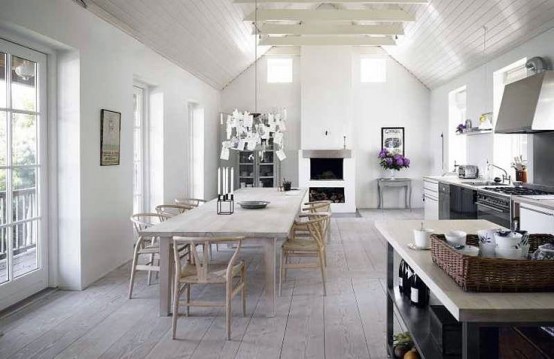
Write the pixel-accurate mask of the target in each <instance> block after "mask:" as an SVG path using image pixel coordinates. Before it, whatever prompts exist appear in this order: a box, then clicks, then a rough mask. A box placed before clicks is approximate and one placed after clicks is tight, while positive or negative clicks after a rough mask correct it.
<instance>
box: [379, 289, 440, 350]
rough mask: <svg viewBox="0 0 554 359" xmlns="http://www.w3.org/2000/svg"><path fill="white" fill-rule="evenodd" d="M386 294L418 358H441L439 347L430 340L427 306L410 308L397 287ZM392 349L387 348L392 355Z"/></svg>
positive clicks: (408, 301) (407, 300) (406, 299)
mask: <svg viewBox="0 0 554 359" xmlns="http://www.w3.org/2000/svg"><path fill="white" fill-rule="evenodd" d="M387 294H388V296H389V298H390V299H391V300H392V302H393V304H394V306H395V308H396V309H397V311H398V313H399V314H400V318H401V319H402V321H403V322H404V324H405V325H406V328H407V329H408V331H409V332H410V335H411V336H412V340H413V341H414V344H415V346H416V348H417V351H418V353H419V356H420V357H421V358H424V359H425V358H427V359H435V358H442V353H441V351H440V349H439V347H438V346H437V345H436V344H435V343H434V341H433V339H432V338H431V330H430V325H429V318H430V313H429V306H427V307H425V308H417V307H415V306H412V305H411V304H410V300H409V299H408V298H406V297H404V296H402V295H401V294H400V292H399V291H398V288H397V287H395V288H394V289H388V290H387ZM392 349H393V348H391V347H389V352H390V353H392ZM391 357H394V356H391Z"/></svg>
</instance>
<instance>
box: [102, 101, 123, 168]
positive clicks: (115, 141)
mask: <svg viewBox="0 0 554 359" xmlns="http://www.w3.org/2000/svg"><path fill="white" fill-rule="evenodd" d="M120 140H121V112H114V111H109V110H104V109H102V110H101V111H100V166H118V165H119V157H120Z"/></svg>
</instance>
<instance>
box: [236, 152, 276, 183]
mask: <svg viewBox="0 0 554 359" xmlns="http://www.w3.org/2000/svg"><path fill="white" fill-rule="evenodd" d="M236 168H237V169H238V170H237V179H238V183H237V185H238V187H239V188H244V187H277V186H278V185H279V183H278V182H279V160H278V159H277V156H276V155H275V151H240V152H239V153H238V156H237V164H236Z"/></svg>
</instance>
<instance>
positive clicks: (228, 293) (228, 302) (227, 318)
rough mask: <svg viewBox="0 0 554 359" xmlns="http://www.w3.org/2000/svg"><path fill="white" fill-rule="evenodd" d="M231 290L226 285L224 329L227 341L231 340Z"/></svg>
mask: <svg viewBox="0 0 554 359" xmlns="http://www.w3.org/2000/svg"><path fill="white" fill-rule="evenodd" d="M232 290H233V289H232V288H231V287H230V286H229V285H228V287H227V291H226V293H225V329H226V330H227V340H231V291H232Z"/></svg>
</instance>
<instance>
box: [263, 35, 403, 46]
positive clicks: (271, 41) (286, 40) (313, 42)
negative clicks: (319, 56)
mask: <svg viewBox="0 0 554 359" xmlns="http://www.w3.org/2000/svg"><path fill="white" fill-rule="evenodd" d="M259 45H260V46H342V45H344V46H389V45H396V42H395V41H394V39H393V38H392V37H369V36H356V37H354V36H285V37H276V36H274V37H269V36H267V37H263V38H262V39H261V40H260V43H259Z"/></svg>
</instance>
